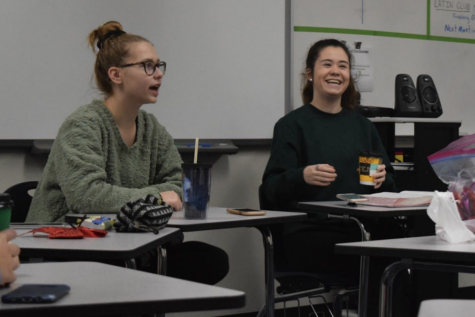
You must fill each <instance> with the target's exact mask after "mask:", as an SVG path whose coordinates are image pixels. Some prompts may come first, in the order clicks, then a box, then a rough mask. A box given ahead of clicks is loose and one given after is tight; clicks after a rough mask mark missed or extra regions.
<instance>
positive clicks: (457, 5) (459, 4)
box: [434, 0, 471, 12]
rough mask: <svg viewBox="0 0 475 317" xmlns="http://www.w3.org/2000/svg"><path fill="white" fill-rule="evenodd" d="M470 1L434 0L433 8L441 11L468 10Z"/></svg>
mask: <svg viewBox="0 0 475 317" xmlns="http://www.w3.org/2000/svg"><path fill="white" fill-rule="evenodd" d="M470 7H471V5H470V3H469V2H464V1H448V0H435V1H434V8H435V9H436V10H441V11H458V12H470Z"/></svg>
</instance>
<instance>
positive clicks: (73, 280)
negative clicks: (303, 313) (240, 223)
mask: <svg viewBox="0 0 475 317" xmlns="http://www.w3.org/2000/svg"><path fill="white" fill-rule="evenodd" d="M16 274H17V280H16V281H15V282H14V283H13V284H11V285H10V286H9V287H5V288H0V296H2V295H4V294H5V293H8V292H9V291H11V290H13V289H16V288H18V287H19V286H21V285H23V284H66V285H68V286H70V287H71V290H70V292H69V293H68V294H67V295H66V296H65V297H63V298H61V299H60V300H59V301H57V302H56V303H52V304H32V303H28V304H4V303H0V316H3V317H7V316H12V317H16V316H25V317H28V316H32V317H33V316H34V317H37V316H68V317H76V316H112V315H115V316H118V315H120V316H130V315H133V316H137V315H141V314H157V313H167V312H185V311H202V310H214V309H229V308H240V307H243V306H244V305H245V301H246V299H245V294H244V293H243V292H240V291H234V290H229V289H225V288H221V287H216V286H209V285H204V284H199V283H194V282H189V281H184V280H179V279H175V278H170V277H166V276H161V275H156V274H150V273H146V272H141V271H136V270H129V269H125V268H121V267H117V266H112V265H107V264H103V263H96V262H54V263H29V264H22V265H21V266H20V267H19V268H18V269H17V270H16Z"/></svg>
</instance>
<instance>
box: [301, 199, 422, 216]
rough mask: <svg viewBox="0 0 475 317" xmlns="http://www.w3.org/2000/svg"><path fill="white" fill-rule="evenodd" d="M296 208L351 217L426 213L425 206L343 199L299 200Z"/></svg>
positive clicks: (308, 211) (418, 214)
mask: <svg viewBox="0 0 475 317" xmlns="http://www.w3.org/2000/svg"><path fill="white" fill-rule="evenodd" d="M298 208H299V209H301V210H302V211H305V212H307V213H318V212H326V213H329V214H334V215H349V216H352V217H397V216H421V215H426V214H427V206H423V207H405V208H399V207H398V208H390V207H375V206H368V205H348V203H347V202H345V201H306V202H299V203H298Z"/></svg>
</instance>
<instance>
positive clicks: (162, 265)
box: [157, 247, 167, 275]
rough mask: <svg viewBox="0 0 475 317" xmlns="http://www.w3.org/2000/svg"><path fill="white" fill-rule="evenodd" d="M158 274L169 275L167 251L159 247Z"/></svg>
mask: <svg viewBox="0 0 475 317" xmlns="http://www.w3.org/2000/svg"><path fill="white" fill-rule="evenodd" d="M157 252H158V272H157V273H158V274H159V275H167V249H165V248H164V247H158V248H157Z"/></svg>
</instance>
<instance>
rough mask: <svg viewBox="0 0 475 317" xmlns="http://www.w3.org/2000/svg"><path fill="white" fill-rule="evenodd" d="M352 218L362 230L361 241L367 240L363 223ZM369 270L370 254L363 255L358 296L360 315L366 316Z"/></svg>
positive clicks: (361, 316) (360, 316)
mask: <svg viewBox="0 0 475 317" xmlns="http://www.w3.org/2000/svg"><path fill="white" fill-rule="evenodd" d="M348 218H349V219H350V220H353V221H354V222H356V224H357V225H358V227H359V228H360V231H361V241H367V240H368V238H367V237H368V236H367V234H366V230H365V228H364V226H363V224H362V223H361V222H360V221H359V220H358V219H356V218H354V217H348ZM368 271H369V256H361V261H360V287H359V289H360V290H359V296H358V316H359V317H366V313H367V307H366V305H367V303H368V298H367V297H368V277H369V275H368Z"/></svg>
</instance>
